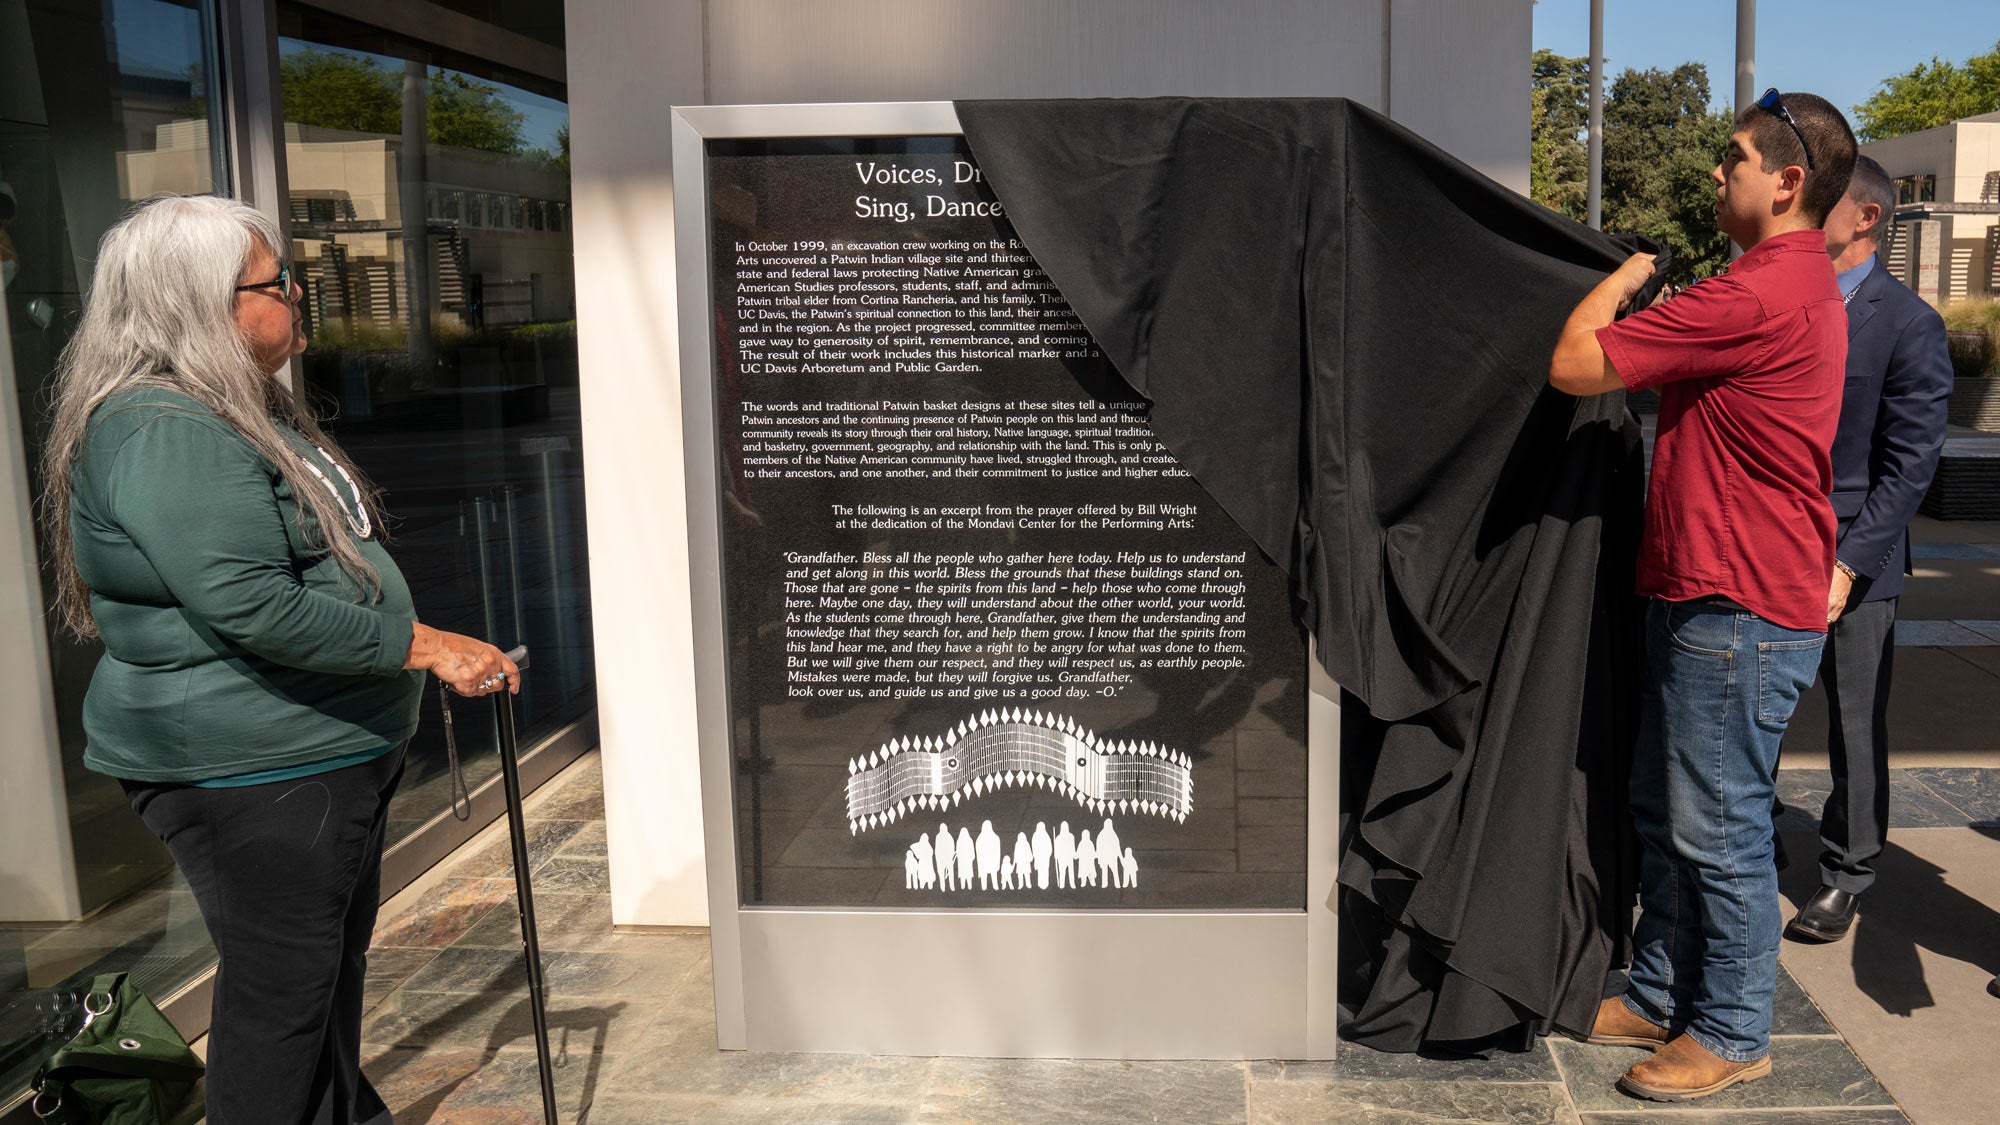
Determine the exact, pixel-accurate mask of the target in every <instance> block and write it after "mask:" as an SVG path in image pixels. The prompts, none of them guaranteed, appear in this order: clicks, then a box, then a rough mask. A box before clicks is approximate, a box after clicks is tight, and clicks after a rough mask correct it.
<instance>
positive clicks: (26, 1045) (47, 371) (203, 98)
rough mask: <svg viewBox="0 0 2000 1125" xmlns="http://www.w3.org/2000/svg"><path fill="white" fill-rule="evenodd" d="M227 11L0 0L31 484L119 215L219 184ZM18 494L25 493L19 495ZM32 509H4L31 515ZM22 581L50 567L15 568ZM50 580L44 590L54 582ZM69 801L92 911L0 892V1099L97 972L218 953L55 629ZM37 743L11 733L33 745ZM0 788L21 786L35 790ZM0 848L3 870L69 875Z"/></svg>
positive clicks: (13, 386) (10, 240)
mask: <svg viewBox="0 0 2000 1125" xmlns="http://www.w3.org/2000/svg"><path fill="white" fill-rule="evenodd" d="M211 30H212V21H210V20H209V19H208V18H206V17H205V15H204V10H203V8H202V6H201V5H198V4H196V3H192V2H188V3H173V2H168V0H89V2H84V0H38V2H35V3H25V4H24V3H19V2H12V3H6V2H0V336H3V337H4V341H0V393H5V394H9V395H13V396H14V397H15V408H16V410H17V411H18V413H19V417H20V418H21V420H22V425H23V431H24V432H23V434H22V437H23V439H24V441H23V443H22V445H20V446H15V445H12V444H11V443H7V445H8V447H7V455H9V456H19V457H22V458H23V459H24V461H25V462H26V467H27V468H28V470H29V473H30V477H31V481H30V483H31V487H33V488H34V489H35V490H36V491H39V489H40V480H39V478H38V477H37V476H36V475H35V471H34V470H35V467H36V465H37V463H38V460H39V455H40V451H41V447H42V443H43V441H44V440H45V438H46V423H47V416H46V412H45V406H46V404H47V402H48V396H49V394H50V391H51V374H52V371H53V368H54V365H55V361H56V357H57V356H58V355H59V354H60V353H61V351H62V348H63V347H64V345H65V344H67V343H68V341H69V336H70V333H71V332H72V331H73V330H74V328H75V325H76V322H77V318H78V315H79V313H80V310H81V306H82V298H81V294H82V293H83V292H84V290H85V289H87V288H88V286H89V282H90V268H91V259H92V257H93V255H94V253H95V248H96V245H97V241H98V238H99V237H100V236H101V235H102V234H103V232H104V230H105V228H106V227H107V226H109V225H110V224H111V223H112V222H114V221H115V220H116V219H117V218H118V217H119V215H121V214H122V213H123V212H124V210H125V208H126V207H127V206H128V205H129V204H130V203H132V202H133V201H135V200H139V199H144V198H146V197H148V196H151V195H154V194H156V193H159V192H167V191H172V192H206V191H211V190H213V189H214V187H215V171H214V170H215V168H216V167H217V166H218V164H219V163H220V161H219V159H218V158H219V157H220V155H221V153H220V152H218V151H217V146H218V145H219V143H220V141H219V137H220V133H219V131H218V129H217V127H216V122H215V120H214V117H213V115H212V112H211V109H210V106H211V98H210V93H211V91H210V89H209V83H208V81H207V75H208V74H209V73H211V64H210V62H209V60H208V59H206V58H205V57H204V47H205V45H206V44H208V43H209V42H211V39H212V36H211V34H210V32H211ZM9 507H12V505H9ZM26 517H27V513H23V512H12V511H9V512H0V518H10V519H20V520H21V521H22V528H23V530H24V531H25V530H26V528H27V526H28V523H27V519H26ZM9 580H18V581H28V582H33V581H36V579H35V578H34V577H24V576H22V575H21V574H20V573H19V572H12V574H11V577H10V578H9ZM44 596H45V597H46V591H45V592H44ZM49 644H50V662H51V668H52V672H53V679H54V686H55V716H56V723H57V729H58V732H59V741H60V746H59V747H58V748H57V752H58V753H59V756H60V762H61V770H62V782H63V788H64V800H65V804H66V812H67V821H68V830H69V836H70V844H71V849H72V851H73V853H74V855H75V859H76V872H75V888H74V889H75V890H76V891H77V892H78V894H79V896H80V900H81V907H82V911H81V913H82V915H83V920H82V921H77V922H70V923H62V922H51V921H46V920H38V921H35V922H33V923H19V922H14V921H9V920H8V919H11V918H13V917H15V913H14V911H15V908H16V907H17V906H18V904H19V903H20V902H21V901H22V899H23V898H24V897H25V896H21V895H9V896H7V897H6V899H4V900H0V1102H4V1101H6V1100H7V1099H9V1098H11V1097H12V1096H13V1095H14V1094H15V1093H16V1092H18V1091H19V1090H21V1089H23V1088H24V1087H25V1085H26V1082H27V1079H28V1077H29V1075H30V1074H32V1072H33V1070H34V1068H35V1067H36V1066H37V1065H39V1063H40V1061H41V1060H42V1059H43V1058H44V1057H46V1055H47V1053H48V1051H49V1050H51V1049H52V1048H53V1047H54V1045H55V1043H56V1042H58V1041H59V1039H58V1036H61V1035H64V1034H66V1032H65V1030H64V1029H67V1033H73V1032H74V1030H75V1028H76V1023H77V1019H78V1016H79V1013H78V1012H77V1011H76V1007H77V1005H76V1001H75V1000H74V996H75V994H76V992H77V991H78V990H79V989H80V988H81V987H82V985H83V983H84V982H85V981H87V980H88V979H89V977H91V976H92V975H94V974H96V973H102V972H117V971H127V972H130V973H131V974H132V979H133V982H134V983H136V984H137V985H138V986H139V987H141V988H143V989H145V990H146V991H148V992H149V993H152V994H153V995H155V996H158V995H164V994H165V993H167V992H169V991H172V990H173V989H174V988H176V987H178V986H179V985H181V984H183V983H185V982H186V981H187V980H189V979H191V978H192V977H193V976H195V975H196V974H197V973H199V972H201V971H203V970H205V969H206V968H207V967H208V966H209V965H211V964H213V962H214V955H213V951H212V950H211V949H210V947H209V944H208V938H207V932H206V930H205V929H203V927H202V924H201V918H200V916H199V914H198V913H197V912H196V911H195V908H194V903H193V900H192V899H191V898H190V897H189V895H188V893H187V888H186V885H185V883H184V882H183V881H182V880H181V879H180V877H179V876H178V875H177V874H176V873H175V872H174V870H173V867H172V864H171V863H170V862H169V860H168V858H167V855H166V851H165V849H164V848H162V847H161V846H160V845H159V842H158V841H157V840H155V839H154V838H153V836H152V834H151V833H150V832H148V831H147V830H146V827H145V825H144V824H142V823H141V822H140V821H139V818H138V817H137V816H134V815H133V814H132V811H131V809H130V808H128V807H127V805H126V803H125V796H124V793H123V792H122V791H121V790H120V789H119V786H118V783H117V782H116V781H114V780H112V779H111V778H108V777H104V776H101V775H99V774H95V773H92V772H90V771H89V770H87V769H85V768H84V767H83V763H82V757H83V746H84V738H83V727H82V718H81V715H82V703H83V695H84V691H85V689H86V688H87V686H88V685H89V682H90V676H91V672H92V670H93V668H94V667H95V665H96V662H97V658H98V655H99V654H100V653H101V651H102V649H101V648H100V647H99V646H97V645H95V644H88V645H85V644H77V643H74V642H72V641H69V640H67V639H65V638H64V637H62V636H59V635H56V634H54V633H53V631H52V632H51V634H50V637H49ZM42 750H43V748H39V747H24V746H8V747H4V748H0V752H5V753H8V754H29V753H35V752H38V751H42ZM32 799H34V798H33V797H32V796H31V795H29V794H25V793H22V792H19V791H15V792H6V791H4V790H0V818H5V817H6V816H8V815H9V814H8V807H9V806H8V802H10V801H19V800H32ZM23 862H26V860H25V859H24V857H23V856H21V855H18V854H9V855H0V886H6V887H14V888H18V887H20V886H22V885H23V883H24V882H27V881H33V882H35V883H45V882H46V881H48V880H51V879H55V880H59V881H60V880H62V879H63V876H62V874H61V873H60V872H53V871H51V870H49V869H48V866H47V865H46V864H43V865H38V866H37V867H36V868H35V869H34V870H14V869H12V865H13V864H15V863H23Z"/></svg>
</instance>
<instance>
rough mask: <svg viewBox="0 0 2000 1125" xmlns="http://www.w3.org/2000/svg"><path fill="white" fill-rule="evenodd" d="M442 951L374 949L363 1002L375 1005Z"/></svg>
mask: <svg viewBox="0 0 2000 1125" xmlns="http://www.w3.org/2000/svg"><path fill="white" fill-rule="evenodd" d="M437 955H438V951H437V950H435V949H372V950H370V951H369V952H368V978H367V983H366V985H365V987H364V995H363V1000H362V1005H363V1007H364V1010H365V1009H366V1008H373V1007H374V1006H375V1005H377V1004H379V1003H381V1002H382V999H383V997H386V996H387V995H389V993H391V992H393V991H395V990H396V989H398V988H401V987H402V985H403V982H404V981H406V980H409V979H410V977H411V976H412V975H414V974H415V973H416V972H417V970H419V969H421V968H423V967H424V966H425V965H428V964H430V963H431V961H432V960H434V959H435V958H436V957H437Z"/></svg>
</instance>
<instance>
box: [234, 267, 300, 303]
mask: <svg viewBox="0 0 2000 1125" xmlns="http://www.w3.org/2000/svg"><path fill="white" fill-rule="evenodd" d="M255 289H276V290H277V291H278V293H279V295H280V296H282V297H283V298H284V299H285V300H287V301H289V300H291V299H292V267H291V264H290V263H289V262H279V263H278V276H276V277H274V278H272V279H271V280H269V281H258V282H254V283H252V284H249V285H239V286H237V287H236V291H237V292H238V293H248V292H250V291H252V290H255Z"/></svg>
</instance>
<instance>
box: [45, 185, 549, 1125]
mask: <svg viewBox="0 0 2000 1125" xmlns="http://www.w3.org/2000/svg"><path fill="white" fill-rule="evenodd" d="M300 295H301V294H300V291H299V289H298V288H297V287H296V285H295V283H294V282H293V281H292V278H291V270H290V267H289V266H288V265H287V264H286V262H285V247H284V243H283V241H282V239H281V236H280V235H279V232H278V229H277V227H276V226H275V225H274V224H273V223H271V222H270V220H268V219H266V218H265V217H264V216H263V215H261V214H259V213H258V212H256V211H255V210H253V209H251V208H250V207H248V206H245V205H244V204H242V203H238V202H235V201H233V200H228V199H219V198H215V197H212V196H187V197H167V198H161V199H157V200H154V201H152V202H149V203H146V204H144V205H142V206H140V207H139V208H138V209H137V210H135V211H134V212H133V213H132V214H130V215H129V216H127V217H126V218H125V219H124V220H123V221H121V222H119V223H118V224H117V225H116V226H114V227H112V228H111V230H110V231H109V232H108V233H106V234H105V236H104V240H103V242H102V243H101V244H100V245H99V247H98V258H97V265H96V269H95V271H94V274H93V276H92V278H91V286H90V296H89V301H88V303H87V304H86V306H85V310H84V315H83V321H82V324H81V325H80V326H79V328H78V330H77V333H76V336H75V338H74V339H73V340H72V342H71V343H70V345H69V348H68V350H67V351H65V352H64V354H63V359H62V363H61V366H60V368H59V374H58V379H59V382H58V388H57V395H56V402H55V420H54V426H53V429H52V432H51V435H50V438H49V442H48V447H47V450H46V454H45V456H46V463H45V466H44V469H45V471H44V481H45V494H44V496H43V514H44V516H45V518H46V519H47V521H48V529H47V530H48V542H49V543H50V544H51V546H52V550H51V554H52V556H53V558H52V562H53V564H54V568H55V572H56V573H55V579H56V605H55V612H56V615H57V618H58V620H59V621H60V623H61V625H62V626H63V627H65V628H67V629H68V630H69V631H70V632H71V633H73V634H75V635H76V636H78V637H79V638H90V637H101V638H102V639H103V642H104V656H103V658H102V659H101V660H100V661H99V662H98V664H97V669H96V671H95V673H94V674H93V676H92V678H91V683H90V690H89V693H88V695H87V696H86V697H85V700H84V732H85V735H86V738H87V742H88V745H87V747H86V749H85V751H84V764H85V765H87V766H89V767H90V768H91V769H93V770H96V771H98V772H101V773H106V774H109V775H111V776H112V777H115V778H117V779H119V781H120V783H121V784H122V785H123V786H124V788H125V791H126V794H127V796H128V797H129V798H130V800H131V803H132V807H133V808H134V809H135V810H136V811H137V812H138V813H139V815H140V817H142V818H143V819H144V820H145V822H146V825H147V827H149V828H151V829H152V830H153V832H154V833H155V834H156V835H158V836H159V838H160V839H161V840H162V841H163V842H164V843H165V844H166V846H167V849H168V850H169V851H170V852H171V853H172V854H173V857H174V862H175V864H176V865H177V866H178V867H179V868H180V870H181V873H182V875H184V876H185V877H186V878H187V881H188V884H189V886H190V887H191V888H192V890H193V892H194V897H195V901H196V902H197V903H198V904H199V906H200V908H201V913H202V918H203V920H204V921H205V922H206V923H207V925H208V930H209V934H210V936H211V938H212V939H213V940H214V943H215V948H216V953H217V956H218V958H219V961H220V968H219V972H218V975H217V978H216V984H215V998H214V1007H213V1016H212V1021H211V1024H210V1028H209V1050H208V1068H209V1069H208V1095H207V1110H208V1121H209V1122H210V1123H211V1125H237V1123H249V1122H255V1123H257V1125H290V1123H293V1122H319V1123H328V1125H349V1123H355V1122H386V1121H388V1120H389V1114H388V1111H387V1110H386V1109H385V1108H384V1107H383V1105H382V1101H381V1099H380V1098H379V1097H377V1096H376V1094H375V1091H374V1089H373V1088H372V1087H371V1086H370V1085H369V1084H368V1080H367V1079H366V1078H365V1077H363V1076H362V1075H361V1072H360V1066H359V1063H360V1059H359V1054H360V1039H361V1005H362V983H363V978H364V976H365V974H366V970H367V951H368V940H369V934H370V932H371V931H372V930H373V929H374V923H375V908H376V900H377V898H378V897H379V886H378V884H379V875H380V868H381V859H382V843H383V830H384V825H385V823H386V820H387V813H388V804H389V798H390V796H391V794H393V793H394V792H395V788H396V782H397V779H398V778H399V777H400V776H401V773H402V759H403V743H404V740H406V739H407V738H409V736H410V734H411V733H412V732H413V731H414V730H415V729H416V725H417V700H418V697H419V694H420V692H421V690H422V687H423V677H424V673H425V672H430V673H432V674H435V675H436V676H438V677H439V678H440V679H442V680H443V681H444V682H445V683H447V684H448V685H450V686H451V687H452V688H453V689H454V690H456V691H457V692H458V693H459V694H461V695H468V696H471V695H481V694H485V693H488V692H492V691H499V690H509V689H512V690H518V685H517V684H515V683H514V680H513V674H514V673H515V671H516V669H515V667H514V666H513V664H512V663H511V662H509V661H508V660H507V659H506V657H505V656H504V655H502V654H501V652H500V651H499V650H498V649H496V648H494V647H493V646H492V645H490V644H486V643H485V642H483V641H478V640H475V639H473V638H471V637H465V636H460V635H457V634H453V633H445V632H441V631H439V630H436V629H432V628H430V627H428V626H426V625H423V624H422V623H420V622H418V621H417V620H416V617H417V615H416V610H415V607H414V606H413V604H412V602H411V599H410V591H409V588H408V586H407V585H405V583H404V581H403V577H402V574H401V573H400V572H399V571H398V570H397V569H396V564H395V563H394V562H393V561H391V560H390V557H389V555H388V553H387V552H386V551H385V550H384V549H383V546H382V512H381V508H380V505H379V503H378V500H377V496H376V494H375V492H374V490H373V489H371V488H370V487H369V485H368V482H367V479H366V478H365V477H364V476H363V475H362V473H361V471H360V470H359V469H358V468H356V467H355V465H354V463H353V462H352V461H350V460H349V459H348V457H347V455H346V454H344V453H342V452H341V450H340V448H339V447H338V446H337V445H335V444H334V443H333V442H332V441H331V440H330V439H329V438H328V437H327V436H326V435H325V434H324V433H322V432H321V431H320V429H319V427H318V426H317V425H316V424H315V423H314V421H313V419H312V417H311V415H310V414H309V413H308V412H307V411H306V410H304V409H303V408H302V407H301V406H300V404H299V402H298V400H297V399H296V398H295V397H294V396H293V394H292V392H291V390H290V389H289V388H288V387H287V386H286V385H285V382H284V381H283V380H282V379H281V378H279V377H278V372H279V371H280V370H281V369H282V368H283V367H284V366H285V365H286V363H287V361H288V360H289V359H290V357H291V356H293V355H296V354H298V353H299V352H301V351H303V350H304V349H305V346H306V341H305V336H304V334H303V332H302V330H301V327H300V322H299V314H298V307H297V301H298V299H299V297H300Z"/></svg>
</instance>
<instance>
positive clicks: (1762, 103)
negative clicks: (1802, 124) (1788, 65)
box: [1757, 86, 1813, 172]
mask: <svg viewBox="0 0 2000 1125" xmlns="http://www.w3.org/2000/svg"><path fill="white" fill-rule="evenodd" d="M1757 108H1758V109H1761V110H1763V111H1764V112H1765V113H1768V114H1770V115H1771V116H1773V117H1775V118H1777V119H1778V120H1780V121H1782V122H1784V123H1785V127H1786V128H1788V129H1790V130H1791V131H1792V136H1794V137H1797V138H1798V139H1799V151H1800V152H1803V153H1805V154H1806V171H1808V172H1810V171H1812V166H1813V161H1812V146H1811V145H1809V144H1807V143H1806V135H1805V134H1804V133H1801V132H1799V123H1798V120H1797V119H1796V118H1794V117H1793V116H1792V111H1791V110H1789V109H1786V108H1785V99H1783V98H1781V97H1779V96H1778V88H1777V87H1776V86H1773V87H1771V88H1770V89H1768V90H1766V91H1764V96H1763V97H1761V98H1758V99H1757Z"/></svg>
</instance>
